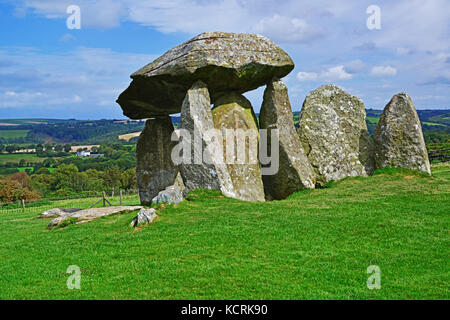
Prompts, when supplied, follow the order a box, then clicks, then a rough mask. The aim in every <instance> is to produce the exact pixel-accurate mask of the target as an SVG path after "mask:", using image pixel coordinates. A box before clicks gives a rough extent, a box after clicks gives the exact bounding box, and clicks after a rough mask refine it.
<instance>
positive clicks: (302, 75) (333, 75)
mask: <svg viewBox="0 0 450 320" xmlns="http://www.w3.org/2000/svg"><path fill="white" fill-rule="evenodd" d="M351 78H353V75H351V74H350V73H348V72H346V71H345V70H344V66H343V65H339V66H336V67H330V68H328V69H327V70H325V71H322V72H321V73H320V74H318V73H315V72H303V71H301V72H299V73H298V74H297V79H298V80H300V81H317V80H323V81H339V80H350V79H351Z"/></svg>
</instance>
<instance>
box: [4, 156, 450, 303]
mask: <svg viewBox="0 0 450 320" xmlns="http://www.w3.org/2000/svg"><path fill="white" fill-rule="evenodd" d="M432 171H433V177H427V176H424V175H421V174H417V173H414V172H411V171H402V170H392V169H386V170H382V171H378V172H377V174H376V175H374V176H372V177H368V178H362V177H359V178H347V179H344V180H342V181H340V182H336V183H331V184H330V185H329V187H328V188H325V189H315V190H309V191H302V192H298V193H296V194H294V195H292V196H291V197H289V198H288V199H286V200H283V201H272V202H265V203H249V202H242V201H238V200H235V199H230V198H226V197H223V196H221V195H220V194H219V193H217V192H213V191H201V190H198V191H195V192H193V193H191V194H190V195H189V196H188V199H187V201H184V202H182V203H180V204H178V205H171V206H168V207H167V208H165V209H164V210H162V211H160V212H159V218H158V219H157V221H156V222H154V223H152V224H151V225H148V226H143V227H141V228H138V229H135V230H133V229H132V228H131V227H130V226H129V223H130V222H131V220H132V219H133V218H134V216H135V212H134V213H126V214H118V215H114V216H109V217H105V218H102V219H99V220H97V221H93V222H90V223H87V224H76V225H69V226H67V227H66V228H60V229H54V230H51V231H48V230H47V229H46V226H47V224H48V222H49V220H48V219H39V218H37V217H36V216H37V213H38V211H39V210H37V211H35V212H26V213H25V214H23V213H20V212H5V213H2V214H0V261H1V263H0V299H426V298H430V299H449V298H450V289H449V286H448V283H449V281H450V264H449V263H450V252H449V250H448V248H449V247H450V235H449V227H450V216H449V211H448V208H449V207H450V165H448V164H441V165H438V166H433V167H432ZM90 200H92V199H90ZM77 201H79V202H76V203H73V202H67V203H52V204H51V205H52V206H53V207H57V206H64V207H74V206H81V205H83V206H88V205H89V204H90V202H91V201H88V200H87V199H86V200H85V199H81V200H77ZM128 204H138V199H137V197H135V198H134V199H130V201H129V202H128ZM70 265H77V266H79V267H80V268H81V289H80V290H69V289H67V287H66V281H67V278H68V276H69V275H68V274H66V270H67V268H68V266H70ZM371 265H377V266H379V268H380V269H381V289H380V290H369V289H368V288H367V286H366V280H367V278H368V276H369V275H368V274H367V273H366V270H367V267H369V266H371Z"/></svg>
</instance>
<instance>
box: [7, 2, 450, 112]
mask: <svg viewBox="0 0 450 320" xmlns="http://www.w3.org/2000/svg"><path fill="white" fill-rule="evenodd" d="M71 5H76V6H78V7H79V8H80V29H69V28H68V25H67V20H68V18H70V16H71V12H69V13H67V8H68V7H69V6H71ZM373 6H376V7H377V8H378V9H379V15H378V14H377V13H378V11H377V10H375V11H374V9H373ZM70 21H73V20H70ZM70 21H69V22H70ZM378 22H379V23H378ZM205 31H224V32H247V33H258V34H262V35H264V36H266V37H268V38H269V39H271V40H272V41H274V42H275V43H276V44H278V45H279V46H280V47H281V48H283V49H284V50H285V51H286V52H287V53H288V54H289V55H290V56H291V57H292V59H293V61H294V63H295V69H294V70H293V71H292V72H291V73H290V74H289V75H288V76H286V77H285V78H284V79H283V81H285V82H286V84H287V86H288V89H289V96H290V100H291V105H292V109H293V110H294V111H299V110H300V109H301V106H302V103H303V101H304V99H305V97H306V95H307V94H308V92H310V91H311V90H314V89H316V88H318V87H319V86H321V85H323V84H327V83H333V84H336V85H338V86H339V87H341V88H343V89H344V90H346V91H347V92H349V93H351V94H353V95H355V96H358V97H359V98H361V99H362V100H363V101H364V103H365V106H366V108H375V109H382V108H384V106H385V105H386V104H387V102H389V100H390V99H391V97H392V96H393V95H394V94H396V93H399V92H407V93H408V94H409V95H410V96H411V97H412V99H413V101H414V103H415V105H416V108H417V109H449V108H450V90H449V89H450V1H448V0H405V1H403V0H396V1H392V0H386V1H385V0H379V1H375V0H371V1H364V0H346V1H335V0H311V1H303V0H283V1H279V0H276V1H273V0H98V1H93V0H78V1H77V0H69V1H66V0H0V119H1V118H58V119H68V118H75V119H122V118H125V117H124V116H123V115H122V110H121V109H120V106H119V105H118V104H117V103H116V102H115V101H116V99H117V97H118V95H119V94H120V93H121V92H122V91H123V90H125V89H126V88H127V86H128V85H129V83H130V81H131V79H130V77H129V76H130V74H132V73H133V72H134V71H136V70H138V69H139V68H141V67H142V66H144V65H145V64H147V63H149V62H151V61H153V60H154V59H156V58H157V57H159V56H160V55H162V54H163V53H164V52H166V51H167V50H169V49H171V48H172V47H174V46H176V45H178V44H180V43H182V42H184V41H186V40H189V39H191V38H192V37H194V36H196V35H197V34H199V33H201V32H205ZM263 90H264V88H259V89H256V90H254V91H252V92H249V93H246V94H245V95H246V96H247V97H248V98H249V99H250V101H251V102H252V105H253V107H254V109H255V112H259V109H260V106H261V102H262V96H263Z"/></svg>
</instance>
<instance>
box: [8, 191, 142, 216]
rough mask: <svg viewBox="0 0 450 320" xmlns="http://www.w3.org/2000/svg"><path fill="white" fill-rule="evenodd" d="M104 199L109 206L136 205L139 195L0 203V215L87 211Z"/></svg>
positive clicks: (108, 193)
mask: <svg viewBox="0 0 450 320" xmlns="http://www.w3.org/2000/svg"><path fill="white" fill-rule="evenodd" d="M104 198H106V200H108V201H107V202H109V203H110V204H111V205H113V206H119V205H138V204H139V193H138V191H137V190H119V191H117V190H116V191H112V190H111V191H104V192H93V193H85V194H80V195H71V196H64V197H55V198H42V199H38V200H34V201H23V200H19V201H17V202H10V203H0V214H7V213H16V214H23V213H36V214H40V213H42V212H44V211H47V210H49V209H53V208H62V209H68V208H79V209H87V208H88V207H90V206H92V205H94V204H95V206H93V207H95V208H97V207H102V206H103V205H105V204H107V202H106V201H99V200H103V199H104Z"/></svg>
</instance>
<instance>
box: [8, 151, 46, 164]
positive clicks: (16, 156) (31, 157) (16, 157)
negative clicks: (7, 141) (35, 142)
mask: <svg viewBox="0 0 450 320" xmlns="http://www.w3.org/2000/svg"><path fill="white" fill-rule="evenodd" d="M21 159H24V160H25V161H28V162H41V161H44V159H45V158H38V156H37V155H36V154H35V153H11V154H6V153H3V154H0V162H19V161H20V160H21Z"/></svg>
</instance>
